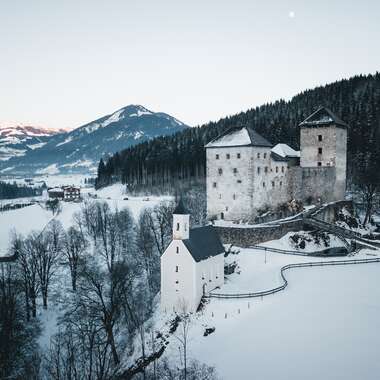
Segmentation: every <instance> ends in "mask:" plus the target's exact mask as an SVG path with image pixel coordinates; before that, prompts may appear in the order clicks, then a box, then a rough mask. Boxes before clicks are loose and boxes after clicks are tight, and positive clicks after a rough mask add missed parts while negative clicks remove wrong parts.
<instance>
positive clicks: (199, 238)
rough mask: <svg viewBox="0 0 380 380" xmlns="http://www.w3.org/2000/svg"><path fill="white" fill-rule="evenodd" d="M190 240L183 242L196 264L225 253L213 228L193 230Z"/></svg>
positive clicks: (206, 227) (191, 230)
mask: <svg viewBox="0 0 380 380" xmlns="http://www.w3.org/2000/svg"><path fill="white" fill-rule="evenodd" d="M189 232H190V233H189V239H185V240H182V241H183V243H184V244H185V246H186V248H187V249H188V250H189V252H190V254H191V256H193V258H194V260H195V261H196V262H199V261H202V260H206V259H208V258H209V257H213V256H217V255H220V254H221V253H224V247H223V244H222V242H221V241H220V238H219V235H218V233H217V231H216V229H215V227H213V226H204V227H197V228H192V229H190V231H189Z"/></svg>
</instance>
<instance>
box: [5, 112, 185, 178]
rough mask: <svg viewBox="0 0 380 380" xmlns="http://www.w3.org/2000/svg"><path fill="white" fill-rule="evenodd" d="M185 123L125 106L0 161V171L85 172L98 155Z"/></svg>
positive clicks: (96, 159) (19, 172)
mask: <svg viewBox="0 0 380 380" xmlns="http://www.w3.org/2000/svg"><path fill="white" fill-rule="evenodd" d="M187 127H188V126H187V125H185V124H184V123H182V122H181V121H179V120H177V119H176V118H174V117H172V116H169V115H168V114H165V113H162V112H152V111H150V110H148V109H146V108H145V107H143V106H140V105H129V106H127V107H124V108H121V109H119V110H117V111H116V112H114V113H112V114H110V115H107V116H104V117H102V118H100V119H97V120H95V121H92V122H90V123H88V124H85V125H83V126H81V127H79V128H77V129H74V130H72V131H70V132H67V133H63V134H58V135H55V136H52V137H50V138H49V139H48V141H47V142H46V143H45V144H44V145H43V146H40V147H38V148H36V149H34V150H32V149H29V150H28V151H26V152H23V156H21V157H20V155H16V154H14V155H13V158H11V159H9V160H8V161H7V162H6V163H4V162H3V163H0V172H3V173H7V174H9V173H17V174H21V173H22V174H24V173H44V174H49V173H52V174H56V173H59V172H60V173H67V172H88V171H89V170H91V169H95V168H96V167H97V164H98V162H99V160H100V158H101V157H104V156H107V155H109V154H112V153H115V152H117V151H119V150H122V149H124V148H127V147H129V146H131V145H135V144H138V143H140V142H143V141H146V140H150V139H152V138H154V137H157V136H162V135H170V134H173V133H176V132H178V131H181V130H183V129H184V128H187Z"/></svg>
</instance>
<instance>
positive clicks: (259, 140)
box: [206, 127, 273, 148]
mask: <svg viewBox="0 0 380 380" xmlns="http://www.w3.org/2000/svg"><path fill="white" fill-rule="evenodd" d="M227 146H230V147H231V146H261V147H269V148H271V147H272V146H273V145H272V144H271V143H270V142H269V141H268V140H266V139H265V138H264V137H262V136H260V135H259V134H258V133H257V132H256V131H255V130H253V129H252V128H251V127H232V128H230V129H227V130H226V131H224V132H223V133H222V134H220V135H219V136H218V137H216V138H215V139H213V140H211V141H210V142H209V143H208V144H207V145H206V148H215V147H227Z"/></svg>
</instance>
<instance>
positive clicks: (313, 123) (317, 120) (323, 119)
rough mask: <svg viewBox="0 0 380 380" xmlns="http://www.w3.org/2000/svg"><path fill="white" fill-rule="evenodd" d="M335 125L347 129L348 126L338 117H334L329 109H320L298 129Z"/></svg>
mask: <svg viewBox="0 0 380 380" xmlns="http://www.w3.org/2000/svg"><path fill="white" fill-rule="evenodd" d="M332 124H335V125H337V126H339V127H343V128H347V127H348V125H347V124H346V123H345V122H344V121H343V120H341V119H339V117H338V116H336V115H335V114H334V113H333V112H332V111H331V110H330V109H328V108H327V107H320V108H318V109H317V110H316V111H315V112H314V113H312V114H311V115H310V116H309V117H307V118H306V119H305V120H304V121H303V122H302V123H300V125H299V126H300V127H309V126H310V127H317V126H322V125H332Z"/></svg>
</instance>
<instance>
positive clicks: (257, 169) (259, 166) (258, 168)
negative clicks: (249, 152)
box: [257, 166, 260, 174]
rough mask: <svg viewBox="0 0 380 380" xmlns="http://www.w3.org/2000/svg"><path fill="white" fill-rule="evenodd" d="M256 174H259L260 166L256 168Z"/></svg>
mask: <svg viewBox="0 0 380 380" xmlns="http://www.w3.org/2000/svg"><path fill="white" fill-rule="evenodd" d="M257 174H260V166H259V167H258V168H257Z"/></svg>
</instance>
